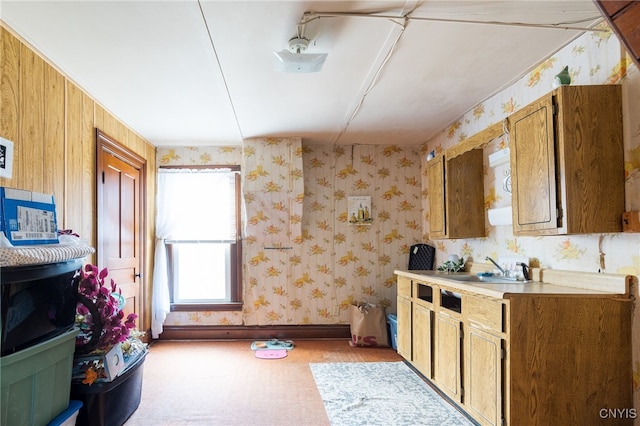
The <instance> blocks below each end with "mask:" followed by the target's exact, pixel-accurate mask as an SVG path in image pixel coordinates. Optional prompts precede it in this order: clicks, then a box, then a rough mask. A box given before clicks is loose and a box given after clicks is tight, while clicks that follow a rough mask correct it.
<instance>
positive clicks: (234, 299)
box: [160, 165, 243, 312]
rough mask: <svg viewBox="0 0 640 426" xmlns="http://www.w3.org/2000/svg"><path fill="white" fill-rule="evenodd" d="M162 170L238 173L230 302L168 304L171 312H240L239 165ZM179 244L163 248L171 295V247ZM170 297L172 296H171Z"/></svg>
mask: <svg viewBox="0 0 640 426" xmlns="http://www.w3.org/2000/svg"><path fill="white" fill-rule="evenodd" d="M160 168H162V169H229V170H231V171H233V172H238V173H236V175H235V196H236V199H235V207H236V208H235V210H236V211H235V215H236V242H235V243H230V244H229V246H230V248H229V252H230V263H231V265H230V266H231V268H230V272H231V277H230V280H231V285H230V299H231V301H228V302H227V301H225V302H219V303H216V302H210V301H207V302H203V303H193V302H191V303H176V302H174V301H173V300H171V302H170V311H171V312H193V311H211V312H223V311H241V310H242V308H243V297H242V294H243V292H242V232H241V230H242V225H241V217H242V214H241V205H242V204H241V174H240V172H241V169H240V166H239V165H208V166H192V165H184V166H161V167H160ZM191 243H198V241H192V242H191ZM176 244H180V243H179V242H172V243H167V242H165V244H164V248H165V250H166V253H167V274H168V283H169V294H170V295H172V294H173V290H174V285H175V283H174V273H173V261H174V259H173V257H174V256H173V252H172V246H174V245H176ZM171 297H172V296H171Z"/></svg>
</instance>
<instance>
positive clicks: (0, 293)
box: [0, 259, 82, 356]
mask: <svg viewBox="0 0 640 426" xmlns="http://www.w3.org/2000/svg"><path fill="white" fill-rule="evenodd" d="M81 268H82V259H74V260H69V261H65V262H58V263H50V264H41V265H25V266H11V267H3V268H0V288H1V290H0V305H1V311H2V316H1V317H0V318H1V319H0V321H2V322H1V323H0V332H1V333H2V334H1V335H0V352H1V353H0V356H5V355H10V354H12V353H15V352H18V351H20V350H22V349H26V348H28V347H30V346H33V345H35V344H38V343H40V342H43V341H46V340H48V339H51V338H53V337H56V336H58V335H60V334H62V333H65V332H66V331H68V330H70V329H71V328H73V326H74V324H75V314H76V303H77V301H78V283H79V281H80V269H81Z"/></svg>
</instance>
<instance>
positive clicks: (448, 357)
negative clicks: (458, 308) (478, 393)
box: [433, 313, 462, 402]
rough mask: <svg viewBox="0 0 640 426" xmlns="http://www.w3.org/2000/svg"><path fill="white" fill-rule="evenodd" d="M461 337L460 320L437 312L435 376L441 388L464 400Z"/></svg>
mask: <svg viewBox="0 0 640 426" xmlns="http://www.w3.org/2000/svg"><path fill="white" fill-rule="evenodd" d="M461 337H462V328H461V322H460V320H457V319H455V318H452V317H449V316H448V315H444V314H442V313H438V314H436V324H435V330H434V357H435V359H434V363H433V364H434V369H433V376H434V377H433V378H434V381H435V382H436V384H437V385H438V387H439V388H440V390H442V391H443V392H445V393H446V394H447V395H448V396H449V397H450V398H451V399H453V400H455V401H458V402H461V400H462V395H461V388H462V383H461V380H460V377H461V373H462V365H461V362H460V361H461V348H460V346H461Z"/></svg>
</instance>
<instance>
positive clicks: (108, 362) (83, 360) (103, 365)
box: [72, 344, 126, 382]
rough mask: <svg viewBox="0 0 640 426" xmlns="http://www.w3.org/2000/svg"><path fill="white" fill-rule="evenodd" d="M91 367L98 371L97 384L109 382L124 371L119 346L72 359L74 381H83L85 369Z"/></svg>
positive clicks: (124, 364) (122, 357) (122, 356)
mask: <svg viewBox="0 0 640 426" xmlns="http://www.w3.org/2000/svg"><path fill="white" fill-rule="evenodd" d="M89 365H93V367H94V369H98V370H99V371H100V372H99V376H98V379H97V380H96V381H97V382H111V381H113V380H114V379H115V378H116V377H118V375H120V373H122V371H123V370H124V369H125V366H126V363H125V361H124V355H123V354H122V347H121V346H120V344H117V345H113V347H112V348H111V349H109V351H108V352H103V353H98V354H93V353H92V354H88V355H76V356H75V358H74V366H73V374H72V378H74V379H84V377H85V375H86V369H87V367H88V366H89Z"/></svg>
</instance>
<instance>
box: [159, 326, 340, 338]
mask: <svg viewBox="0 0 640 426" xmlns="http://www.w3.org/2000/svg"><path fill="white" fill-rule="evenodd" d="M350 338H351V327H350V325H349V324H332V325H274V326H241V325H238V326H233V325H232V326H229V325H187V326H176V325H169V326H167V325H165V326H164V328H163V332H162V334H160V337H159V339H158V340H230V339H231V340H243V339H247V340H249V339H292V340H293V339H350Z"/></svg>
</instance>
